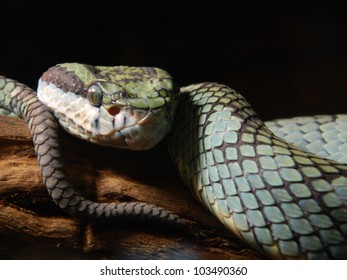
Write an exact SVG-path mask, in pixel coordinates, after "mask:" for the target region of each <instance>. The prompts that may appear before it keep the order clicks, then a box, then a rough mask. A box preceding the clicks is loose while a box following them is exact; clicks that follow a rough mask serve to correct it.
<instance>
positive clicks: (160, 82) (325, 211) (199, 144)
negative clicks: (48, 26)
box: [0, 63, 347, 259]
mask: <svg viewBox="0 0 347 280" xmlns="http://www.w3.org/2000/svg"><path fill="white" fill-rule="evenodd" d="M38 97H39V99H40V101H39V100H38V98H37V96H36V94H35V92H34V91H32V90H31V89H29V88H28V87H26V86H24V85H22V84H20V83H17V82H16V81H13V80H10V79H7V78H5V77H0V105H1V106H0V107H3V108H5V109H6V110H8V111H12V112H14V113H15V114H17V115H18V116H20V117H22V118H23V119H24V120H25V121H27V123H28V125H29V128H30V130H31V133H32V135H33V142H34V145H35V151H36V153H37V157H38V161H39V165H40V168H41V173H42V176H43V178H44V184H45V185H46V187H47V189H48V192H49V194H50V195H51V197H52V198H53V200H54V201H55V202H56V203H57V204H58V205H59V206H60V207H61V208H62V209H64V210H65V211H67V212H68V213H70V214H72V215H77V216H84V217H93V218H96V219H102V218H107V219H109V218H112V217H113V218H115V217H128V216H130V217H133V218H134V217H140V218H141V219H155V220H164V221H166V222H169V223H172V224H175V225H184V226H185V225H187V224H189V221H187V220H185V219H183V218H180V217H178V216H176V215H174V214H172V213H171V212H169V211H167V210H165V209H163V208H160V207H157V206H154V205H148V204H146V203H140V202H133V203H120V204H117V203H96V202H91V201H89V200H86V199H85V198H83V197H81V196H80V195H78V194H77V193H76V192H75V191H74V190H73V187H72V186H71V185H70V183H69V182H68V181H67V179H66V175H65V172H64V170H63V165H62V160H61V155H60V151H59V145H58V142H57V130H56V129H57V127H56V124H55V118H57V119H58V121H59V122H60V124H61V125H62V126H63V128H64V129H66V130H67V131H69V132H70V133H72V134H73V135H75V136H77V137H79V138H82V139H84V140H87V141H91V142H94V143H97V144H101V145H109V146H114V147H119V148H129V149H134V150H140V149H149V148H151V147H153V146H154V145H156V144H157V143H158V142H159V141H161V139H162V138H163V137H165V135H166V134H167V133H168V132H169V131H170V130H171V132H170V136H169V137H167V140H168V149H169V151H170V153H171V156H172V159H173V161H174V162H175V163H176V165H177V168H178V170H179V172H180V175H181V177H182V179H183V181H184V183H185V184H186V185H187V186H188V187H189V188H190V190H191V191H192V193H193V194H194V195H195V197H196V198H197V199H198V200H199V201H200V202H201V203H202V204H203V205H205V207H206V208H207V209H208V210H209V211H211V213H213V214H214V215H215V216H216V217H217V218H218V219H219V220H220V221H221V222H222V223H223V224H224V225H225V226H226V227H227V228H228V229H230V231H231V232H233V233H234V234H235V235H237V236H238V237H240V238H241V239H242V240H243V241H245V242H247V243H248V244H249V245H251V246H252V247H254V248H256V249H258V250H259V251H261V252H262V253H265V254H267V255H269V256H271V257H272V258H287V259H346V258H347V166H346V165H344V164H342V163H340V162H338V161H337V160H339V159H342V162H345V161H344V158H345V157H346V155H345V154H344V151H345V150H346V148H345V146H344V143H345V142H344V141H345V140H344V139H346V137H345V135H346V134H345V132H344V130H343V128H344V127H346V124H347V117H346V116H343V115H338V116H317V117H312V118H300V119H293V120H291V121H281V120H278V121H274V122H269V123H268V125H269V127H270V128H271V129H272V130H273V131H275V132H276V131H277V134H279V135H280V136H281V137H283V139H282V138H280V137H278V136H276V135H275V134H273V132H272V131H271V130H270V129H269V128H268V127H267V126H266V125H265V124H264V123H263V122H262V121H261V120H260V119H259V118H258V117H257V115H256V113H255V112H254V110H253V108H252V107H251V106H250V105H249V104H248V103H247V101H246V100H245V99H244V98H243V97H242V96H241V95H240V94H239V93H238V92H236V91H234V90H232V89H231V88H229V87H227V86H225V85H220V84H216V83H200V84H194V85H190V86H187V87H183V88H180V89H178V88H177V87H176V86H175V83H174V82H173V80H172V78H171V76H170V75H169V74H167V73H166V72H165V71H163V70H160V69H158V68H143V67H139V68H136V67H125V66H121V67H93V66H89V65H83V64H76V63H69V64H60V65H57V66H55V67H52V68H50V69H49V70H47V71H46V72H45V73H44V74H43V75H42V77H41V79H40V81H39V87H38ZM46 106H47V107H48V108H49V109H50V111H49V110H47V107H46ZM51 112H53V113H51ZM54 115H55V117H54ZM171 126H172V127H171ZM288 126H290V128H288ZM345 131H346V130H345ZM281 133H282V134H281ZM300 134H302V135H301V136H300ZM334 135H335V138H334ZM332 138H334V139H332ZM284 139H288V140H289V142H294V143H295V144H296V145H293V144H290V143H288V142H287V141H285V140H284ZM330 140H332V141H335V142H333V144H331V141H330ZM336 141H339V143H340V144H339V145H337V144H338V143H337V142H336ZM324 150H325V151H324ZM338 150H340V152H341V153H342V156H338V155H337V152H338ZM314 151H318V152H320V154H319V153H318V155H317V154H314V153H312V152H314Z"/></svg>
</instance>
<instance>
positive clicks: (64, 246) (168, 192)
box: [0, 115, 263, 259]
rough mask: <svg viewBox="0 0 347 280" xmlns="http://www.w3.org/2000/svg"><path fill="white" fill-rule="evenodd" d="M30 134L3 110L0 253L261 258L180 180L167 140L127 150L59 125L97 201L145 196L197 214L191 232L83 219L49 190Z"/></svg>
mask: <svg viewBox="0 0 347 280" xmlns="http://www.w3.org/2000/svg"><path fill="white" fill-rule="evenodd" d="M31 141H32V140H31V137H30V134H29V131H28V129H27V127H26V124H25V123H23V122H22V121H21V120H20V119H18V118H14V117H8V116H2V115H0V258H2V259H259V258H263V257H262V256H261V255H259V254H258V253H257V252H256V251H254V250H252V249H250V248H249V247H248V246H247V245H244V244H243V243H242V242H241V241H239V240H238V239H237V238H235V237H233V236H232V234H230V233H229V232H228V231H227V230H226V229H225V228H224V226H223V225H221V224H220V223H219V222H218V221H217V220H216V218H214V217H213V216H212V215H211V214H210V213H209V212H208V211H207V210H205V209H204V208H203V206H202V205H200V204H199V203H198V202H197V201H196V200H195V199H194V198H193V196H192V195H191V194H190V192H189V190H188V189H187V188H186V187H185V186H184V185H183V183H182V182H181V180H180V178H179V175H178V173H177V171H176V170H175V168H174V166H173V165H172V164H171V163H170V158H169V155H168V153H167V152H166V148H165V145H164V144H161V145H159V146H158V147H156V148H155V149H153V150H151V151H146V152H130V151H125V150H117V149H111V148H106V147H100V146H97V145H93V144H89V143H86V142H83V141H81V140H78V139H76V138H74V137H72V136H70V135H68V134H66V133H64V132H63V131H61V145H62V152H63V155H64V160H65V167H66V169H67V173H68V175H69V179H70V181H71V182H72V184H73V185H74V186H75V187H76V190H78V191H79V192H80V193H82V194H83V195H85V196H86V197H88V198H91V199H94V200H97V201H104V202H105V201H116V202H124V201H137V200H138V201H144V202H148V203H152V204H156V205H158V206H162V207H165V208H167V209H169V210H171V211H172V212H174V213H176V214H179V215H180V216H183V217H185V218H187V219H191V220H193V221H198V222H202V221H203V224H204V226H205V227H206V228H207V229H208V230H207V231H206V233H205V234H206V236H205V237H204V238H201V239H196V238H193V237H192V236H190V235H189V234H188V233H185V232H181V231H179V230H175V229H168V228H166V227H165V225H154V224H144V223H136V222H131V223H125V222H119V223H114V224H112V225H101V224H95V223H86V222H83V221H80V220H78V219H75V218H72V217H70V216H68V215H66V214H64V213H63V211H62V210H61V209H59V208H58V206H56V205H55V204H54V203H53V202H52V201H51V200H50V197H49V196H48V194H47V192H46V190H45V188H44V186H43V184H42V181H41V175H40V171H39V167H38V164H37V161H36V157H35V153H34V149H33V146H32V142H31Z"/></svg>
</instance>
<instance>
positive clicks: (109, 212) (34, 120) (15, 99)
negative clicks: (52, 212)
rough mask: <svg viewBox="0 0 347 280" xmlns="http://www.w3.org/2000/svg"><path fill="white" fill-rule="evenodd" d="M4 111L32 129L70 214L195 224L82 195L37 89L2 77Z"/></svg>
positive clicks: (52, 189)
mask: <svg viewBox="0 0 347 280" xmlns="http://www.w3.org/2000/svg"><path fill="white" fill-rule="evenodd" d="M0 108H3V109H5V110H7V111H10V112H13V113H15V114H16V115H17V116H18V117H20V118H21V119H23V120H24V121H25V122H26V123H27V124H28V127H29V130H30V133H31V135H32V138H33V143H34V147H35V153H36V155H37V160H38V163H39V166H40V170H41V174H42V178H43V182H44V185H45V186H46V188H47V190H48V193H49V195H50V196H51V197H52V199H53V201H54V202H55V203H56V204H57V205H58V206H59V207H60V208H61V209H63V210H64V211H65V212H66V213H68V214H70V215H72V216H75V217H82V218H85V219H88V220H94V219H96V218H97V220H98V221H100V220H103V219H104V220H113V219H124V218H125V219H129V218H130V219H136V220H144V221H157V222H163V223H165V224H172V225H174V226H177V225H178V226H183V227H186V226H190V225H191V222H190V221H188V220H186V219H184V218H181V217H179V216H178V215H175V214H173V213H172V212H170V211H168V210H166V209H164V208H162V207H158V206H155V205H152V204H148V203H143V202H124V203H98V202H92V201H90V200H88V199H86V198H84V197H82V196H81V195H80V194H78V193H77V192H76V191H75V190H74V188H73V186H72V185H71V184H70V183H69V181H68V180H67V176H66V172H65V170H64V166H63V159H62V156H61V152H60V149H59V147H60V145H59V140H58V125H57V123H56V119H55V117H54V115H53V113H52V112H51V111H49V110H48V109H47V107H45V106H44V105H43V104H42V103H41V102H40V101H39V100H38V98H37V94H36V92H35V91H34V90H32V89H31V88H29V87H28V86H26V85H23V84H21V83H19V82H17V81H15V80H12V79H9V78H6V77H4V76H0Z"/></svg>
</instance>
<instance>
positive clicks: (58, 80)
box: [41, 66, 86, 95]
mask: <svg viewBox="0 0 347 280" xmlns="http://www.w3.org/2000/svg"><path fill="white" fill-rule="evenodd" d="M41 79H42V80H43V81H45V82H47V83H53V84H54V85H55V86H56V87H58V88H60V89H62V90H63V91H65V92H68V91H71V92H74V93H76V94H80V95H84V94H85V92H86V89H85V85H84V83H83V82H82V81H81V80H80V79H79V78H78V77H77V76H76V74H75V73H74V72H70V71H67V69H66V68H64V67H61V66H53V67H51V68H49V69H48V70H47V71H46V72H45V73H43V75H42V77H41Z"/></svg>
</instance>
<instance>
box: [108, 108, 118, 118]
mask: <svg viewBox="0 0 347 280" xmlns="http://www.w3.org/2000/svg"><path fill="white" fill-rule="evenodd" d="M120 110H121V109H120V108H119V107H117V106H114V107H111V108H109V109H108V110H107V111H108V113H109V114H110V115H112V116H115V115H117V114H119V112H120Z"/></svg>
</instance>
